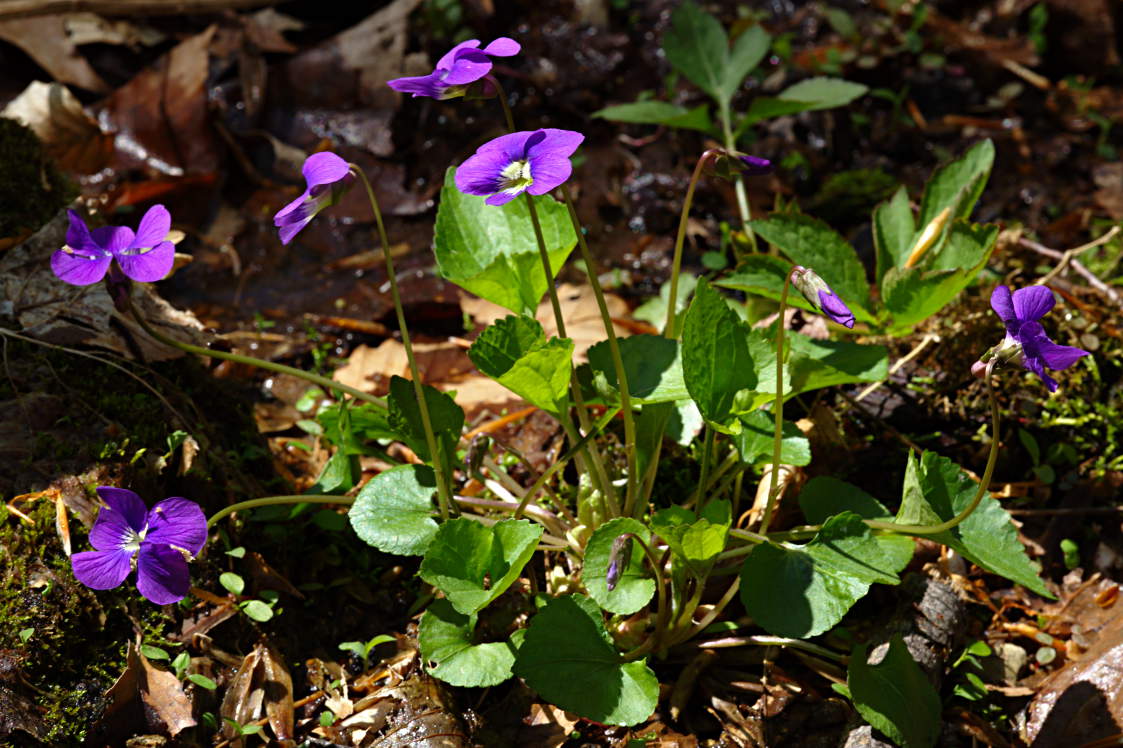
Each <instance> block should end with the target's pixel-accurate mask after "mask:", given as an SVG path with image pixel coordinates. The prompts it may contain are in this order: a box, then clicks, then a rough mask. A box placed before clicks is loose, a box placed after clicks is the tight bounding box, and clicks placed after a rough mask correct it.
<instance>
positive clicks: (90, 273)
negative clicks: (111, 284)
mask: <svg viewBox="0 0 1123 748" xmlns="http://www.w3.org/2000/svg"><path fill="white" fill-rule="evenodd" d="M67 243H68V244H69V242H67ZM111 262H113V257H112V256H111V255H110V254H109V253H107V252H102V251H101V250H94V251H90V250H79V249H74V250H73V251H72V250H69V249H60V250H58V251H56V252H55V253H54V254H52V255H51V270H52V271H53V272H54V274H55V275H56V276H58V279H59V280H61V281H64V282H66V283H69V284H70V285H72V286H89V285H92V284H94V283H97V282H98V281H99V280H101V279H102V278H104V277H105V273H106V271H108V270H109V264H110V263H111Z"/></svg>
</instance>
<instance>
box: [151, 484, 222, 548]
mask: <svg viewBox="0 0 1123 748" xmlns="http://www.w3.org/2000/svg"><path fill="white" fill-rule="evenodd" d="M144 542H146V543H163V544H165V545H174V546H176V547H177V548H183V549H184V550H186V551H189V552H190V553H191V555H192V556H194V555H195V554H197V553H198V552H199V551H201V550H203V546H204V545H206V542H207V517H206V515H204V514H203V510H202V509H201V508H200V507H199V505H198V504H196V503H195V502H194V501H190V500H188V499H184V498H182V497H179V496H172V497H170V498H167V499H164V500H163V501H161V502H160V503H159V504H157V505H156V506H154V507H152V509H151V510H149V512H148V534H147V535H145V536H144Z"/></svg>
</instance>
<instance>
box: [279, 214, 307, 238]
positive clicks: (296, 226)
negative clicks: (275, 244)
mask: <svg viewBox="0 0 1123 748" xmlns="http://www.w3.org/2000/svg"><path fill="white" fill-rule="evenodd" d="M315 217H316V216H315V215H314V214H309V215H307V216H305V217H304V218H302V219H300V220H299V221H298V222H296V223H290V224H288V225H287V226H280V227H278V230H277V234H278V235H279V236H280V237H281V244H288V243H289V242H291V241H292V240H293V237H295V236H296V235H297V234H299V233H300V232H301V231H302V230H303V229H304V227H305V226H307V225H308V224H310V223H312V219H313V218H315Z"/></svg>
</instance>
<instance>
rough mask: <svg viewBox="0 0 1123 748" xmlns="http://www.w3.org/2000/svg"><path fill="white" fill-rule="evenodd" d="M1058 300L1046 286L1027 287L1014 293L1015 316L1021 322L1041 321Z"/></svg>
mask: <svg viewBox="0 0 1123 748" xmlns="http://www.w3.org/2000/svg"><path fill="white" fill-rule="evenodd" d="M1056 303H1057V300H1056V299H1055V298H1053V292H1052V291H1050V290H1049V289H1048V288H1046V287H1045V286H1027V287H1026V288H1019V289H1018V290H1017V291H1015V292H1014V315H1015V316H1016V317H1017V318H1018V319H1020V320H1039V319H1041V318H1042V317H1044V316H1045V315H1046V314H1048V313H1049V310H1050V309H1052V308H1053V305H1054V304H1056Z"/></svg>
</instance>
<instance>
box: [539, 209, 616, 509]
mask: <svg viewBox="0 0 1123 748" xmlns="http://www.w3.org/2000/svg"><path fill="white" fill-rule="evenodd" d="M523 197H525V198H526V206H527V209H528V211H529V212H530V223H531V226H533V228H534V239H535V241H536V242H537V244H538V258H539V259H540V260H541V262H542V269H543V270H544V271H545V273H546V291H547V293H548V294H549V296H550V306H551V307H553V310H554V324H555V325H556V327H557V328H558V337H562V338H564V337H568V336H567V335H566V331H565V317H564V316H563V315H562V310H561V300H560V299H558V289H557V288H556V287H555V286H554V270H553V268H552V267H551V265H550V253H549V251H548V250H547V249H546V237H545V236H544V235H543V234H542V223H541V221H539V220H538V209H537V208H536V207H535V205H534V199H533V198H532V197H531V195H530V193H529V192H524V193H523ZM569 383H570V384H569V391H570V396H571V397H572V398H573V405H574V408H575V410H576V411H577V421H578V423H579V424H580V426H581V430H582V431H584V432H585V433H588V432H589V416H588V414H587V413H586V411H585V398H584V397H582V395H581V384H580V383H579V382H578V381H577V372H576V371H575V370H574V368H573V364H572V363H570V365H569ZM567 421H568V419H567V418H563V419H562V428H563V429H564V430H565V431H566V436H567V437H568V438H569V440H570V443H572V444H577V443H578V442H579V441H580V440H581V439H580V437H579V436H578V435H576V433H575V432H574V429H573V424H572V423H568V422H567ZM584 453H585V455H586V456H587V457H588V459H589V462H590V463H592V470H591V471H590V473H591V477H592V478H593V482H594V485H595V487H596V488H597V489H598V490H599V491H600V493H601V496H603V497H604V499H605V501H607V502H608V504H609V506H611V507H612V508H613V512H614V514H619V512H620V502H619V501H618V500H617V498H616V492H615V490H614V489H613V486H612V482H611V481H610V480H609V479H608V471H607V470H606V469H605V466H604V460H603V459H602V458H601V455H600V451H599V450H598V449H597V445H596V442H593V441H590V442H589V443H588V444H587V446H586V448H585V452H584Z"/></svg>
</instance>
